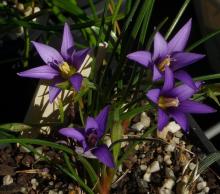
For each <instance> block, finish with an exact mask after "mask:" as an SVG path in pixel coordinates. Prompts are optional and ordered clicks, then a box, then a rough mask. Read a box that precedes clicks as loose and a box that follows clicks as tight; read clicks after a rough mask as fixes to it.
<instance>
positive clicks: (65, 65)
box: [18, 23, 90, 103]
mask: <svg viewBox="0 0 220 194" xmlns="http://www.w3.org/2000/svg"><path fill="white" fill-rule="evenodd" d="M32 43H33V45H34V46H35V48H36V49H37V52H38V53H39V55H40V57H41V58H42V59H43V61H44V62H45V63H46V65H42V66H40V67H36V68H32V69H30V70H27V71H23V72H20V73H18V75H19V76H22V77H31V78H39V79H44V80H51V85H50V87H49V100H50V102H51V103H52V102H53V101H54V99H55V98H56V97H57V95H58V94H59V93H60V92H61V89H60V88H58V87H57V86H56V85H57V84H58V83H61V82H64V81H66V80H68V81H69V82H70V83H71V85H72V86H73V88H74V89H75V90H76V91H79V90H80V88H81V84H82V80H83V77H82V75H81V74H80V73H79V72H77V71H78V70H79V69H80V67H81V65H82V63H83V61H84V59H85V57H86V55H87V54H88V53H89V51H90V49H89V48H86V49H83V50H80V51H76V50H75V49H74V40H73V37H72V34H71V31H70V28H69V26H68V24H67V23H65V26H64V31H63V40H62V45H61V51H60V52H58V51H57V50H56V49H54V48H52V47H50V46H48V45H45V44H42V43H38V42H34V41H32Z"/></svg>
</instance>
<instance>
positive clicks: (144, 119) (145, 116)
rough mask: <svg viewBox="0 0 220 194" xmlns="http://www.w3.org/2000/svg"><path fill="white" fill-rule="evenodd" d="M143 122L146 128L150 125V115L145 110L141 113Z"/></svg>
mask: <svg viewBox="0 0 220 194" xmlns="http://www.w3.org/2000/svg"><path fill="white" fill-rule="evenodd" d="M141 123H142V124H143V125H144V127H146V128H147V127H149V126H150V117H148V116H147V114H146V113H145V112H143V113H141Z"/></svg>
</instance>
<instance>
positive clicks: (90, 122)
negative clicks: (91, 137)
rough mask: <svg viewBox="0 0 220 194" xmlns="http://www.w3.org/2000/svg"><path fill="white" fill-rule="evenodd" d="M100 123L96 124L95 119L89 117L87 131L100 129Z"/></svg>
mask: <svg viewBox="0 0 220 194" xmlns="http://www.w3.org/2000/svg"><path fill="white" fill-rule="evenodd" d="M98 127H99V126H98V123H97V122H96V120H95V119H94V118H93V117H88V118H87V120H86V128H85V131H86V132H87V131H88V130H89V129H92V130H93V129H95V130H97V129H98Z"/></svg>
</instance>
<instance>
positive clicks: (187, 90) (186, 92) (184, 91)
mask: <svg viewBox="0 0 220 194" xmlns="http://www.w3.org/2000/svg"><path fill="white" fill-rule="evenodd" d="M195 85H196V88H199V87H200V85H201V82H195ZM196 92H197V90H194V89H193V88H191V87H189V86H188V85H186V84H182V85H180V86H177V87H176V88H174V89H172V90H171V91H170V95H171V96H173V97H178V99H179V101H184V100H186V99H189V98H190V97H192V95H193V94H195V93H196Z"/></svg>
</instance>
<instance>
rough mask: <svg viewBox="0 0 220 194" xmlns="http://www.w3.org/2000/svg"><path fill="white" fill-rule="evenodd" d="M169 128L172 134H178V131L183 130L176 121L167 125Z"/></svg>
mask: <svg viewBox="0 0 220 194" xmlns="http://www.w3.org/2000/svg"><path fill="white" fill-rule="evenodd" d="M167 128H168V129H169V131H170V132H171V133H176V132H177V131H179V130H180V129H181V127H180V125H179V124H177V123H176V122H175V121H172V122H170V123H169V124H168V125H167Z"/></svg>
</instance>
